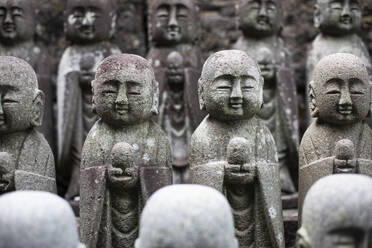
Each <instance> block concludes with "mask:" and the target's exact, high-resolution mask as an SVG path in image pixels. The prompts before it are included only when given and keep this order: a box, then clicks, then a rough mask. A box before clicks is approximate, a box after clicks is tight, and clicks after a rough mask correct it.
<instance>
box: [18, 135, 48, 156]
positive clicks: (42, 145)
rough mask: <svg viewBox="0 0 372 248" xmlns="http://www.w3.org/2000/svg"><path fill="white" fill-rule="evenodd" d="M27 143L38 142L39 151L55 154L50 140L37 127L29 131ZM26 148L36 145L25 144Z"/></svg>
mask: <svg viewBox="0 0 372 248" xmlns="http://www.w3.org/2000/svg"><path fill="white" fill-rule="evenodd" d="M25 142H26V143H30V144H34V145H35V144H38V148H39V149H38V150H39V153H44V154H46V155H49V156H53V152H52V149H51V148H50V146H49V144H48V141H47V140H46V139H45V137H44V135H43V134H41V133H40V132H39V131H37V130H36V129H32V130H30V131H29V133H28V136H27V139H26V141H25ZM23 148H24V149H30V148H32V149H34V148H35V147H30V146H28V145H24V146H23Z"/></svg>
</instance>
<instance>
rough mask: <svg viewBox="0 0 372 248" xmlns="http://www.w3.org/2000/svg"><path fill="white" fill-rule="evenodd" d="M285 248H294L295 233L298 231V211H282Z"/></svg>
mask: <svg viewBox="0 0 372 248" xmlns="http://www.w3.org/2000/svg"><path fill="white" fill-rule="evenodd" d="M283 219H284V235H285V247H287V248H291V247H295V242H296V232H297V229H298V210H297V209H285V210H284V211H283Z"/></svg>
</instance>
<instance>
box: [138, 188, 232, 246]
mask: <svg viewBox="0 0 372 248" xmlns="http://www.w3.org/2000/svg"><path fill="white" fill-rule="evenodd" d="M238 246H239V245H238V241H237V239H236V237H235V234H234V221H233V217H232V214H231V210H230V206H229V204H228V202H227V200H226V198H225V197H224V196H223V195H222V194H221V193H220V192H218V191H217V190H215V189H212V188H209V187H205V186H201V185H172V186H167V187H165V188H162V189H160V190H158V191H157V192H155V194H154V195H153V196H151V197H150V199H149V200H148V202H147V204H146V206H145V208H144V210H143V212H142V216H141V222H140V230H139V237H138V239H137V241H136V244H135V248H151V247H179V248H194V247H204V248H237V247H238Z"/></svg>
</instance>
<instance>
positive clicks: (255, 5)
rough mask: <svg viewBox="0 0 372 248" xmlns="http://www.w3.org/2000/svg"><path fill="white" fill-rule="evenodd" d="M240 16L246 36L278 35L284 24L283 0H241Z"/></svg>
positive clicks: (240, 25) (240, 22)
mask: <svg viewBox="0 0 372 248" xmlns="http://www.w3.org/2000/svg"><path fill="white" fill-rule="evenodd" d="M238 17H239V28H240V29H241V30H242V32H243V34H244V36H247V37H254V38H263V37H267V36H271V35H277V34H278V33H279V31H280V29H281V26H282V4H281V0H239V5H238Z"/></svg>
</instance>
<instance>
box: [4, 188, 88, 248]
mask: <svg viewBox="0 0 372 248" xmlns="http://www.w3.org/2000/svg"><path fill="white" fill-rule="evenodd" d="M0 209H1V211H0V230H1V232H0V240H1V242H0V248H24V247H28V248H40V247H53V248H84V247H85V246H84V245H82V244H81V243H80V242H79V236H78V232H77V225H76V220H75V216H74V213H73V211H72V209H71V207H70V206H69V204H68V203H67V202H66V201H65V200H63V199H62V198H60V197H59V196H57V195H54V194H51V193H47V192H38V191H16V192H13V193H9V194H5V195H3V196H1V197H0Z"/></svg>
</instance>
